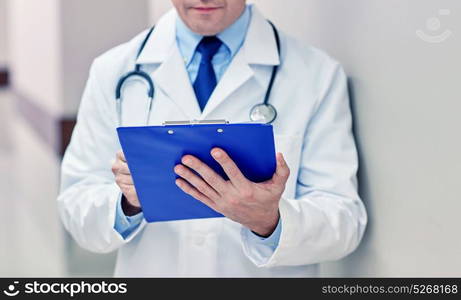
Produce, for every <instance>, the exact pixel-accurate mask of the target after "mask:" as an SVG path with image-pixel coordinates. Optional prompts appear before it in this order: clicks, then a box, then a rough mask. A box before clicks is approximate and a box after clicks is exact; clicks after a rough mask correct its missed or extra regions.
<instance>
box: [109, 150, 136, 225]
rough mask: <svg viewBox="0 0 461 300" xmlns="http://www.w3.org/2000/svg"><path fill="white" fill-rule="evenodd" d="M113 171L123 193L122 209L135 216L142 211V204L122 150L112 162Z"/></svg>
mask: <svg viewBox="0 0 461 300" xmlns="http://www.w3.org/2000/svg"><path fill="white" fill-rule="evenodd" d="M112 173H114V176H115V182H116V183H117V185H118V186H119V187H120V190H121V191H122V193H123V195H124V196H125V197H124V198H125V199H123V198H122V209H123V212H124V213H125V214H126V215H128V216H133V215H135V214H137V213H140V212H141V204H140V203H139V199H138V195H137V194H136V189H135V187H134V183H133V178H132V177H131V173H130V169H129V168H128V164H127V162H126V158H125V155H124V154H123V152H122V151H119V152H117V154H116V159H115V162H114V163H113V164H112Z"/></svg>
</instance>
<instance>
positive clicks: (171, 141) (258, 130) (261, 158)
mask: <svg viewBox="0 0 461 300" xmlns="http://www.w3.org/2000/svg"><path fill="white" fill-rule="evenodd" d="M117 132H118V136H119V140H120V144H121V146H122V149H123V152H124V154H125V157H126V159H127V163H128V167H129V169H130V172H131V175H132V177H133V181H134V185H135V188H136V192H137V195H138V198H139V201H140V203H141V207H142V210H143V213H144V218H145V219H146V221H147V222H163V221H175V220H187V219H200V218H215V217H222V215H221V214H220V213H218V212H216V211H214V210H213V209H211V208H209V207H208V206H206V205H204V204H203V203H201V202H200V201H198V200H196V199H194V198H193V197H191V196H189V195H187V194H186V193H184V192H183V191H182V190H181V189H180V188H179V187H177V186H176V184H175V180H176V179H177V178H178V176H177V175H176V174H175V173H174V170H173V169H174V167H175V166H176V165H177V164H179V163H181V158H182V157H183V156H184V155H186V154H191V155H194V156H196V157H197V158H199V159H200V160H201V161H203V162H205V163H206V164H207V165H209V166H210V167H211V168H212V169H214V170H215V171H216V172H217V173H218V174H220V175H221V176H222V177H223V178H225V179H228V178H227V176H226V175H225V173H224V171H223V170H222V168H221V166H220V165H219V164H218V163H217V162H216V161H215V160H214V159H213V157H212V156H211V154H210V151H211V149H212V148H214V147H219V148H222V149H224V150H225V151H226V152H227V153H228V154H229V155H230V157H231V158H232V159H233V160H234V161H235V163H236V164H237V166H238V167H239V168H240V169H241V171H242V173H243V174H244V175H245V177H246V178H248V179H249V180H251V181H253V182H263V181H266V180H269V179H270V178H272V176H273V174H274V172H275V169H276V159H275V145H274V134H273V128H272V125H267V124H254V123H249V124H189V125H165V126H145V127H119V128H117Z"/></svg>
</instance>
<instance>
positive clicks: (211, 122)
mask: <svg viewBox="0 0 461 300" xmlns="http://www.w3.org/2000/svg"><path fill="white" fill-rule="evenodd" d="M204 124H207V125H214V124H216V125H219V124H229V121H226V120H189V121H165V122H163V126H171V125H204Z"/></svg>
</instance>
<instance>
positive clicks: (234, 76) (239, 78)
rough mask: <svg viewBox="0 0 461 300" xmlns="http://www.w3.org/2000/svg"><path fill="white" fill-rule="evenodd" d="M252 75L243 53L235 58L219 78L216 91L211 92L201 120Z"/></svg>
mask: <svg viewBox="0 0 461 300" xmlns="http://www.w3.org/2000/svg"><path fill="white" fill-rule="evenodd" d="M253 75H254V72H253V69H251V68H250V66H249V65H248V63H247V62H246V60H245V57H244V53H243V51H239V53H238V54H237V55H236V56H235V58H234V60H233V61H232V63H231V64H230V65H229V67H228V69H227V71H226V72H225V73H224V76H223V77H222V78H221V80H220V82H219V84H218V85H217V86H216V89H215V90H214V91H213V94H212V95H211V97H210V99H209V100H208V103H207V105H206V106H205V109H204V110H203V113H202V115H201V116H200V118H201V119H205V118H206V117H207V115H209V114H210V113H211V112H212V111H213V110H214V109H216V107H217V106H219V104H221V103H222V102H223V101H224V100H225V99H226V98H227V97H229V95H230V94H232V93H233V92H234V91H235V90H237V89H238V88H239V87H240V86H242V85H243V84H244V83H245V82H246V81H247V80H248V79H250V78H251V77H252V76H253Z"/></svg>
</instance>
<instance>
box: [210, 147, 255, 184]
mask: <svg viewBox="0 0 461 300" xmlns="http://www.w3.org/2000/svg"><path fill="white" fill-rule="evenodd" d="M211 155H212V156H213V158H214V159H215V160H216V161H217V162H218V163H219V164H220V165H221V167H222V168H223V170H224V172H225V173H226V175H227V177H229V179H230V181H231V182H232V184H233V185H234V186H236V187H237V188H245V187H246V186H248V184H249V181H248V179H246V178H245V176H244V175H243V174H242V172H240V169H239V168H238V167H237V165H236V164H235V163H234V161H233V160H232V159H231V158H230V157H229V155H228V154H227V153H226V152H225V151H224V150H222V149H219V148H213V149H212V150H211Z"/></svg>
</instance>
